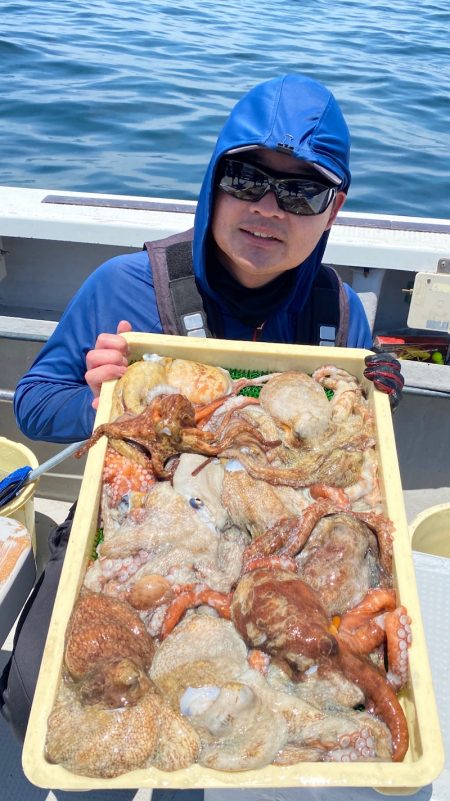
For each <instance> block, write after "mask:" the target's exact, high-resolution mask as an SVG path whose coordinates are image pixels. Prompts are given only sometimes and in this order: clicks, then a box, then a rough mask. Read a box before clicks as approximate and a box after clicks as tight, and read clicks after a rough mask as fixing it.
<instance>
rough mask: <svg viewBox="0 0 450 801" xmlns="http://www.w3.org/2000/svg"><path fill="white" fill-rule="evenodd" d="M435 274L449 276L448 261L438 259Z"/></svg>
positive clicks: (449, 262)
mask: <svg viewBox="0 0 450 801" xmlns="http://www.w3.org/2000/svg"><path fill="white" fill-rule="evenodd" d="M436 272H437V273H445V274H447V275H449V274H450V259H439V261H438V263H437V270H436Z"/></svg>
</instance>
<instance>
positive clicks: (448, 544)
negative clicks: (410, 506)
mask: <svg viewBox="0 0 450 801" xmlns="http://www.w3.org/2000/svg"><path fill="white" fill-rule="evenodd" d="M410 533H411V547H412V549H413V551H421V552H422V553H430V554H433V555H434V556H446V557H447V558H448V559H450V503H441V504H438V505H437V506H430V507H429V509H425V511H424V512H421V513H420V514H418V515H417V517H415V518H414V520H413V522H412V523H411V526H410Z"/></svg>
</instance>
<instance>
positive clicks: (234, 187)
mask: <svg viewBox="0 0 450 801" xmlns="http://www.w3.org/2000/svg"><path fill="white" fill-rule="evenodd" d="M219 186H220V188H221V189H223V190H224V192H228V194H230V195H233V197H237V198H239V200H260V198H262V196H263V194H264V192H265V191H266V189H267V186H268V181H267V176H266V175H265V174H264V173H263V172H261V171H260V170H258V169H257V168H256V167H253V165H252V164H246V163H244V162H242V161H235V160H234V159H225V161H224V164H223V174H222V177H221V179H220V182H219Z"/></svg>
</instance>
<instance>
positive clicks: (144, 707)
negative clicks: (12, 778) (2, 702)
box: [45, 657, 200, 778]
mask: <svg viewBox="0 0 450 801" xmlns="http://www.w3.org/2000/svg"><path fill="white" fill-rule="evenodd" d="M199 749H200V740H199V737H198V735H197V734H196V732H195V730H194V729H193V728H192V726H191V725H190V724H189V722H188V721H187V720H186V719H185V718H183V717H182V716H181V715H180V714H176V713H175V712H174V711H173V710H172V709H171V708H170V707H169V706H168V705H167V704H166V702H165V701H164V699H163V698H162V697H161V696H160V695H159V694H158V692H157V690H156V688H155V686H154V684H153V682H151V681H150V679H149V678H148V676H147V674H146V672H145V670H144V669H143V667H142V665H141V664H140V663H136V662H135V661H133V660H132V659H130V658H120V657H118V658H111V659H106V660H103V661H102V662H99V663H97V664H96V665H95V666H94V667H93V668H91V670H90V671H88V672H87V673H86V674H85V676H84V677H83V678H82V679H81V680H80V681H79V682H77V683H76V682H73V681H71V680H70V679H68V678H67V677H66V679H65V681H64V682H63V683H62V684H61V685H60V688H59V692H58V696H57V699H56V702H55V705H54V708H53V710H52V712H51V714H50V716H49V719H48V728H47V738H46V744H45V753H46V758H47V760H48V761H49V762H53V763H57V764H61V765H63V767H65V768H66V769H67V770H70V771H72V772H73V773H79V774H81V775H83V776H92V777H99V778H112V777H114V776H119V775H121V774H122V773H126V772H128V771H130V770H135V769H137V768H145V767H150V766H152V765H154V766H155V767H158V768H159V769H160V770H167V771H172V770H180V769H182V768H186V767H188V766H189V765H191V764H192V763H193V762H195V761H196V759H197V757H198V753H199Z"/></svg>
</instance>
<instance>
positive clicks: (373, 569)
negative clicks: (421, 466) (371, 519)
mask: <svg viewBox="0 0 450 801" xmlns="http://www.w3.org/2000/svg"><path fill="white" fill-rule="evenodd" d="M296 562H297V572H298V575H299V576H300V578H302V579H303V581H306V583H307V584H309V586H310V587H313V589H314V590H315V591H316V592H317V593H318V595H319V598H320V601H321V603H322V606H323V607H324V609H325V611H326V612H327V614H328V615H329V616H330V617H331V616H332V615H342V614H343V613H344V612H345V611H347V610H348V609H351V608H352V607H354V606H356V604H357V603H359V602H360V601H361V600H362V599H363V597H364V596H365V595H366V593H367V591H368V590H369V589H370V588H372V587H379V586H381V585H388V584H390V581H391V577H390V575H389V576H388V575H386V574H385V572H384V571H383V569H382V567H381V565H380V556H379V547H378V541H377V537H376V535H375V534H374V532H373V531H372V530H371V529H370V528H369V527H368V526H367V525H366V524H365V523H364V522H363V521H362V520H359V519H358V518H357V517H356V516H354V515H352V514H348V513H346V512H339V513H337V514H332V515H327V516H325V517H322V518H321V519H320V520H319V521H318V523H317V524H316V525H315V526H314V528H313V530H312V531H311V533H310V535H309V537H308V539H307V541H306V543H305V545H304V547H303V548H302V550H301V551H300V553H299V554H298V555H297V556H296Z"/></svg>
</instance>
